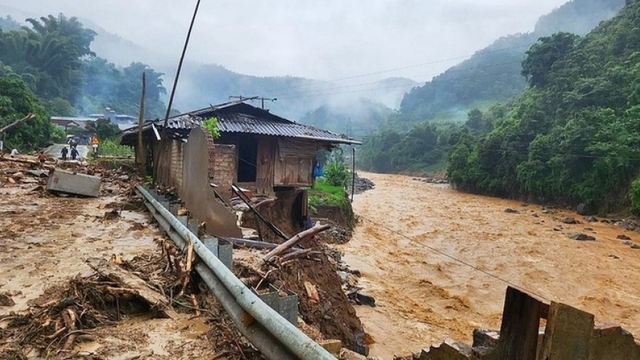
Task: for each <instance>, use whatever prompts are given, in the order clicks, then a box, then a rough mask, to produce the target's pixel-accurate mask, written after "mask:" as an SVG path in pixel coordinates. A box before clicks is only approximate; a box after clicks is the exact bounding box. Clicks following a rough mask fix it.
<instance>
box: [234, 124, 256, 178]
mask: <svg viewBox="0 0 640 360" xmlns="http://www.w3.org/2000/svg"><path fill="white" fill-rule="evenodd" d="M257 163H258V141H257V139H256V137H255V136H253V135H245V136H240V139H239V141H238V182H240V183H243V182H255V181H256V175H257V173H258V167H257Z"/></svg>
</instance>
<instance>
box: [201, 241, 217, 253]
mask: <svg viewBox="0 0 640 360" xmlns="http://www.w3.org/2000/svg"><path fill="white" fill-rule="evenodd" d="M202 242H203V243H204V246H206V247H207V249H209V250H210V251H211V252H212V253H213V255H215V256H216V257H218V238H215V237H213V236H207V237H205V238H204V240H202Z"/></svg>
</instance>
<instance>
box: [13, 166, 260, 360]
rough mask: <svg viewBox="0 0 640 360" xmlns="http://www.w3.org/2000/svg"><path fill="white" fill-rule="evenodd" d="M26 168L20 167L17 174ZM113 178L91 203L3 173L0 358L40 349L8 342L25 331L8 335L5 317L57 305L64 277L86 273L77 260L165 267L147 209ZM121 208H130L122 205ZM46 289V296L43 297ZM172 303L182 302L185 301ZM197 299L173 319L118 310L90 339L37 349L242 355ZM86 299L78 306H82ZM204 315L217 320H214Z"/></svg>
mask: <svg viewBox="0 0 640 360" xmlns="http://www.w3.org/2000/svg"><path fill="white" fill-rule="evenodd" d="M8 166H9V165H7V163H6V162H4V163H0V168H1V169H0V170H6V169H7V168H8ZM13 166H14V167H19V166H18V165H16V164H14V165H13ZM28 167H29V165H24V167H23V168H22V170H26V169H27V168H28ZM83 170H87V169H83ZM93 170H95V169H93ZM93 170H92V171H93ZM95 171H97V172H103V173H104V172H108V171H107V170H105V171H103V170H101V169H98V170H95ZM103 175H104V174H103ZM112 175H113V176H112V177H113V178H114V179H115V180H114V179H111V180H114V181H107V182H104V183H103V185H102V196H101V197H100V198H96V199H93V198H78V197H73V196H56V195H53V194H50V193H48V192H46V191H43V189H42V188H38V185H39V184H38V182H39V181H40V180H37V181H35V182H34V181H32V180H29V181H26V180H24V179H20V178H17V181H11V182H10V181H8V179H7V177H6V176H3V179H1V180H3V181H1V183H2V187H1V188H0V215H1V216H0V273H2V274H3V276H2V277H1V278H0V293H1V294H4V295H5V296H4V297H3V300H6V301H3V304H1V305H4V306H0V318H5V320H3V321H0V355H1V356H0V358H16V359H22V358H24V357H23V356H28V357H34V356H37V355H38V354H39V353H40V354H42V353H43V351H44V350H43V348H38V347H33V348H30V347H24V346H22V345H20V344H17V340H16V336H18V337H20V336H21V335H20V334H21V333H23V332H24V329H20V328H19V329H18V334H17V335H16V331H15V330H13V329H10V328H7V327H8V326H9V325H11V322H12V321H13V320H16V319H19V320H22V318H21V317H22V316H24V315H25V314H28V313H32V314H33V313H38V312H39V311H42V310H40V309H39V307H38V303H42V301H51V302H56V301H57V302H59V301H61V298H60V297H61V295H60V294H64V293H65V292H64V291H68V289H69V286H70V284H71V283H70V281H72V280H71V279H72V278H75V277H77V276H78V277H90V276H91V274H92V269H91V268H90V267H89V266H88V265H87V263H86V260H88V259H93V258H103V259H117V261H118V263H123V262H124V263H128V262H132V261H133V262H137V263H140V262H141V259H146V263H147V264H153V266H160V267H161V268H160V269H153V268H152V267H149V266H146V267H144V269H143V268H139V269H137V270H136V269H131V271H135V272H137V274H138V275H141V274H143V273H144V272H145V271H152V270H153V271H155V272H157V273H159V274H163V273H164V265H165V264H164V263H162V260H163V259H162V258H161V254H162V252H161V250H160V248H159V247H158V244H157V240H158V239H159V238H162V234H161V232H160V230H159V229H158V227H157V226H156V224H155V223H153V222H152V219H151V217H150V215H148V213H147V212H146V211H144V210H142V208H139V207H138V208H137V209H135V204H133V205H132V204H130V196H129V195H130V191H129V190H130V188H131V186H132V184H131V181H130V180H132V176H131V175H126V174H112ZM116 175H117V176H116ZM125 176H127V178H125ZM25 178H28V176H27V177H25ZM44 181H45V180H44V179H43V180H41V181H40V183H42V184H44ZM13 182H15V184H14V183H13ZM34 188H35V191H34V190H33V189H34ZM127 208H131V209H132V210H125V209H127ZM154 240H156V241H154ZM158 264H160V265H158ZM145 269H146V270H145ZM162 276H164V275H162ZM52 289H54V290H52ZM55 289H58V290H55ZM60 289H62V290H60ZM65 289H67V290H65ZM56 291H58V292H57V293H56ZM45 293H47V294H49V293H51V294H54V295H50V296H48V297H47V295H46V294H45ZM75 293H76V294H78V292H77V291H76V292H75ZM55 294H57V295H55ZM80 294H82V291H80ZM43 297H44V298H43ZM79 298H84V297H83V296H80V297H78V296H76V301H75V304H76V305H74V306H76V310H77V311H76V313H77V314H78V316H81V315H80V314H81V313H82V311H84V310H83V309H85V308H86V306H87V305H86V304H83V301H80V300H78V299H79ZM7 299H8V300H7ZM177 300H179V301H181V302H183V303H186V305H187V306H190V302H189V301H184V300H181V299H177ZM206 301H207V300H206V299H201V302H200V304H201V305H200V306H202V307H206V308H207V309H208V310H206V311H203V312H202V313H201V314H200V316H195V314H194V310H192V309H187V308H184V309H182V310H181V311H178V313H177V316H176V317H175V318H173V319H162V318H154V316H153V315H152V314H150V313H147V312H138V313H135V314H128V315H126V314H125V315H124V316H122V317H121V318H119V319H118V321H105V322H104V323H101V324H100V326H98V327H96V328H94V329H90V331H89V333H90V336H89V337H88V339H89V340H88V341H86V342H78V343H77V344H76V345H75V346H74V347H73V348H72V349H70V351H67V352H63V353H56V352H53V353H52V352H51V351H50V350H51V349H52V348H53V349H55V348H56V347H58V345H59V344H58V341H53V340H51V341H50V345H51V346H49V347H48V348H49V349H48V350H46V351H44V353H47V354H49V355H52V354H54V355H55V354H57V355H56V356H58V358H86V359H107V358H108V359H137V358H154V359H177V358H213V357H215V356H219V358H221V359H226V358H228V359H234V358H242V357H243V356H244V355H242V354H241V351H242V349H243V348H244V349H247V344H244V343H240V342H243V339H242V338H241V337H239V336H238V334H237V331H236V330H235V329H234V327H233V324H232V323H230V321H229V320H228V319H227V318H226V317H225V315H224V314H223V313H222V314H221V313H220V312H219V311H218V306H217V305H216V304H213V305H212V306H207V305H211V304H207V303H206ZM78 304H80V305H78ZM90 305H91V304H90ZM90 305H89V307H88V308H87V309H91V306H90ZM93 305H95V304H93ZM174 305H175V304H174ZM49 306H52V305H49ZM77 306H80V308H77ZM179 307H180V306H176V308H179ZM89 313H90V312H88V313H85V315H86V314H89ZM214 315H215V316H214ZM52 317H53V319H52V320H54V321H55V320H56V318H59V316H57V314H54V315H52ZM212 319H216V321H215V323H216V325H215V326H213V325H212ZM18 323H20V321H18ZM44 324H47V323H46V322H45V323H44ZM14 325H15V324H14ZM18 325H21V324H18ZM27 325H28V324H27ZM51 326H52V325H51ZM58 327H59V326H58ZM43 328H44V325H43ZM44 335H49V334H48V333H47V334H43V336H44ZM44 339H46V338H44ZM59 339H60V338H58V339H57V340H59ZM229 339H231V341H234V342H236V344H232V345H234V346H232V347H233V348H235V349H234V351H229V350H226V349H228V348H229V346H227V345H229V344H224V343H225V342H228V341H229ZM38 341H40V342H42V341H44V340H43V338H39V340H38ZM34 344H35V343H34ZM238 351H240V353H239V352H238ZM245 355H247V356H246V357H244V358H256V357H258V358H259V356H257V355H256V356H254V355H255V354H253V353H249V354H245Z"/></svg>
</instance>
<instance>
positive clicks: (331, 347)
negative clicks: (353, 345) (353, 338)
mask: <svg viewBox="0 0 640 360" xmlns="http://www.w3.org/2000/svg"><path fill="white" fill-rule="evenodd" d="M318 344H319V345H320V346H322V347H323V348H324V349H325V350H327V351H328V352H330V353H332V354H337V353H339V352H340V349H342V341H340V340H335V339H332V340H320V341H318Z"/></svg>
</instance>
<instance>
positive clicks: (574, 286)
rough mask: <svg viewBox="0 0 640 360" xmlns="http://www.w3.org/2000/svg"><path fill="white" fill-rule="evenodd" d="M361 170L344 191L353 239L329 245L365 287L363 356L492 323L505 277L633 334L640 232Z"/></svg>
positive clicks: (385, 354)
mask: <svg viewBox="0 0 640 360" xmlns="http://www.w3.org/2000/svg"><path fill="white" fill-rule="evenodd" d="M361 175H362V176H363V177H366V178H368V179H370V180H372V181H373V182H374V183H375V188H374V189H373V190H369V191H367V192H365V193H363V194H361V195H356V197H355V201H354V203H353V206H354V211H355V213H356V215H357V216H359V217H360V218H359V223H358V225H357V227H356V230H355V232H354V236H353V238H352V240H351V241H350V242H348V243H346V244H344V245H333V246H335V247H336V248H338V249H339V250H340V251H342V252H344V257H343V259H344V261H346V262H347V263H348V264H349V265H350V266H351V267H352V268H354V269H358V270H360V272H361V274H362V276H361V277H360V279H359V286H361V287H363V288H364V290H363V293H366V294H368V295H371V296H373V297H375V300H376V306H375V307H370V306H356V311H357V313H358V316H359V317H360V319H361V320H362V323H363V326H364V330H365V331H366V332H367V333H368V334H369V335H371V336H372V338H373V340H374V341H375V343H374V344H372V345H370V355H371V356H378V357H380V358H382V359H391V358H393V355H408V354H410V353H411V352H418V351H419V350H420V349H421V348H425V347H428V346H429V345H431V344H432V343H440V342H442V341H444V340H445V339H447V338H452V339H454V340H457V341H464V342H467V343H471V340H472V339H471V335H472V331H473V329H474V328H499V327H500V320H501V312H502V306H503V302H504V295H505V290H506V287H507V282H509V283H512V284H514V285H516V286H518V287H520V288H522V289H524V290H526V291H528V292H530V293H531V294H533V295H537V296H538V297H541V298H543V299H547V300H554V301H557V302H562V303H565V304H568V305H571V306H574V307H577V308H579V309H582V310H584V311H587V312H590V313H593V314H594V315H595V317H596V322H612V323H618V324H620V325H622V327H623V328H625V329H626V330H628V331H630V332H631V333H633V334H634V335H635V336H636V338H638V337H639V336H640V312H639V311H638V309H639V308H640V295H639V294H638V291H637V289H640V278H638V276H637V274H638V273H640V249H635V248H634V246H633V245H634V244H640V234H638V233H636V232H634V231H630V230H625V229H624V228H623V227H620V226H617V225H615V224H610V223H603V222H588V221H587V220H586V219H584V218H583V217H582V216H579V215H577V214H575V213H572V212H568V211H556V210H553V209H543V208H542V207H540V206H538V205H528V204H522V203H520V202H515V201H510V200H503V199H497V198H491V197H483V196H477V195H471V194H465V193H460V192H457V191H455V190H453V189H451V188H450V187H449V186H448V185H446V184H428V183H425V182H422V181H419V180H415V179H413V178H412V177H408V176H401V175H385V174H370V173H366V174H365V173H361ZM507 209H510V210H507ZM505 210H507V211H505ZM567 218H573V219H574V220H576V223H573V224H570V223H569V224H568V223H567V222H571V221H567ZM575 233H583V234H585V235H588V236H593V237H594V238H595V241H578V240H573V239H571V238H570V236H571V234H575ZM621 235H624V236H626V237H625V238H623V239H620V238H619V237H622V236H621ZM434 249H435V250H434ZM442 253H444V254H446V255H443V254H442ZM453 258H455V259H458V260H454V259H453ZM486 273H489V274H491V275H487V274H486Z"/></svg>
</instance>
